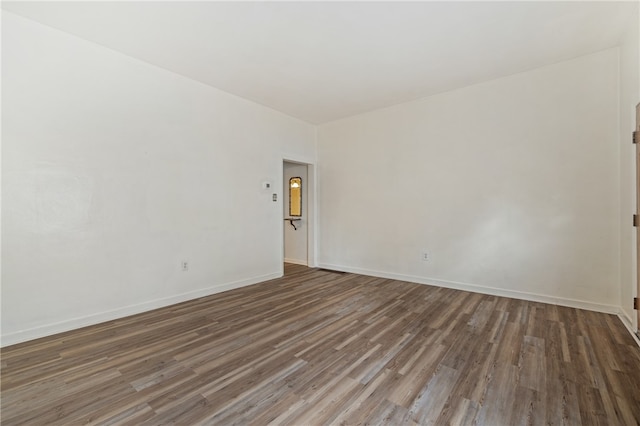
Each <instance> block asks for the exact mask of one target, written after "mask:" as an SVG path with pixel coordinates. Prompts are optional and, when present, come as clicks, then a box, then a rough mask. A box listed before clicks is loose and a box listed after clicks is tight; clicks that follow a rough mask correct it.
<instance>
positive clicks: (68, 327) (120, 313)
mask: <svg viewBox="0 0 640 426" xmlns="http://www.w3.org/2000/svg"><path fill="white" fill-rule="evenodd" d="M280 277H282V274H281V273H278V272H275V273H271V274H266V275H261V276H257V277H253V278H249V279H243V280H239V281H232V282H228V283H225V284H220V285H216V286H212V287H208V288H204V289H199V290H196V291H191V292H188V293H182V294H178V295H173V296H170V297H165V298H161V299H156V300H151V301H147V302H144V303H139V304H135V305H129V306H125V307H122V308H118V309H114V310H111V311H104V312H100V313H97V314H93V315H87V316H83V317H79V318H73V319H69V320H64V321H60V322H57V323H54V324H46V325H39V326H36V327H32V328H27V329H24V330H19V331H16V332H13V333H9V334H6V335H4V334H3V335H2V336H1V337H0V347H2V348H4V347H6V346H10V345H15V344H18V343H23V342H27V341H30V340H35V339H39V338H42V337H48V336H52V335H54V334H58V333H64V332H67V331H72V330H77V329H79V328H83V327H87V326H91V325H96V324H100V323H103V322H107V321H113V320H117V319H121V318H124V317H128V316H131V315H136V314H141V313H144V312H148V311H152V310H154V309H159V308H165V307H167V306H171V305H175V304H177V303H182V302H187V301H189V300H194V299H199V298H201V297H206V296H211V295H213V294H217V293H222V292H225V291H228V290H233V289H236V288H240V287H244V286H248V285H252V284H257V283H261V282H264V281H268V280H272V279H275V278H280Z"/></svg>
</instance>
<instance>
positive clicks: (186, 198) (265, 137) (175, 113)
mask: <svg viewBox="0 0 640 426" xmlns="http://www.w3.org/2000/svg"><path fill="white" fill-rule="evenodd" d="M2 32H3V33H2V36H3V40H2V41H3V45H2V64H3V68H2V86H3V96H2V107H3V113H4V116H3V120H2V124H3V126H2V142H3V146H2V150H3V152H2V154H3V155H2V185H3V188H2V189H3V203H2V208H3V211H2V215H3V236H2V266H3V268H2V344H3V345H7V344H11V343H15V342H18V341H22V340H27V339H30V338H34V337H39V336H43V335H47V334H52V333H54V332H58V331H62V330H67V329H71V328H75V327H78V326H81V325H85V324H91V323H95V322H99V321H101V320H105V319H110V318H116V317H120V316H123V315H126V314H130V313H134V312H140V311H143V310H146V309H150V308H154V307H158V306H163V305H168V304H171V303H175V302H177V301H181V300H186V299H189V298H193V297H197V296H201V295H206V294H210V293H214V292H217V291H221V290H224V289H228V288H232V287H236V286H241V285H245V284H249V283H253V282H257V281H262V280H265V279H268V278H273V277H275V276H278V275H279V274H280V273H281V271H282V264H281V242H282V227H283V223H282V222H283V221H282V216H281V214H282V210H281V203H280V202H277V203H274V202H272V200H271V194H272V192H273V191H275V192H278V193H279V194H280V195H281V188H280V185H275V186H274V189H273V190H263V189H262V188H261V184H262V182H263V181H265V180H270V181H271V182H273V183H274V184H275V183H276V182H280V180H281V176H282V175H281V173H282V158H283V156H284V155H289V156H298V157H303V158H310V159H315V129H314V127H313V126H311V125H308V124H306V123H303V122H301V121H298V120H296V119H293V118H290V117H288V116H285V115H283V114H280V113H277V112H275V111H273V110H270V109H267V108H264V107H261V106H258V105H256V104H253V103H251V102H248V101H245V100H242V99H240V98H237V97H234V96H231V95H228V94H226V93H224V92H220V91H217V90H214V89H212V88H210V87H208V86H205V85H202V84H200V83H197V82H195V81H192V80H189V79H186V78H184V77H182V76H179V75H176V74H172V73H170V72H167V71H164V70H162V69H159V68H157V67H154V66H151V65H148V64H146V63H143V62H140V61H137V60H134V59H132V58H129V57H126V56H124V55H121V54H118V53H116V52H113V51H111V50H108V49H105V48H103V47H101V46H98V45H95V44H92V43H89V42H86V41H84V40H81V39H79V38H76V37H74V36H71V35H68V34H65V33H62V32H59V31H56V30H53V29H51V28H49V27H45V26H42V25H40V24H37V23H35V22H33V21H29V20H26V19H23V18H21V17H18V16H17V15H13V14H11V13H8V12H3V13H2ZM239 164H241V165H242V167H241V168H240V167H238V165H239ZM182 260H188V261H189V271H187V272H182V271H181V269H180V263H181V261H182Z"/></svg>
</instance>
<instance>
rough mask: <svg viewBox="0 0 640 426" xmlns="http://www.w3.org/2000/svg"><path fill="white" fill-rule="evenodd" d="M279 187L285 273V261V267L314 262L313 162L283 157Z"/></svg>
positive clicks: (306, 264) (284, 269)
mask: <svg viewBox="0 0 640 426" xmlns="http://www.w3.org/2000/svg"><path fill="white" fill-rule="evenodd" d="M282 189H283V191H282V194H283V196H282V218H283V220H282V223H283V230H282V231H283V232H282V241H283V244H282V246H283V247H282V253H283V273H284V272H286V270H287V268H284V264H287V265H288V266H289V268H288V269H292V268H290V266H291V265H299V266H308V267H313V266H315V265H314V263H315V262H314V261H313V258H314V250H313V236H314V223H315V222H314V220H315V219H314V218H315V215H314V205H315V204H314V200H315V181H314V166H313V164H309V163H304V162H300V161H295V160H290V159H284V160H283V162H282ZM292 195H293V197H292ZM298 197H299V198H298ZM297 201H299V203H298V202H297ZM294 269H295V268H294Z"/></svg>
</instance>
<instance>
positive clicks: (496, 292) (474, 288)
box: [319, 263, 621, 315]
mask: <svg viewBox="0 0 640 426" xmlns="http://www.w3.org/2000/svg"><path fill="white" fill-rule="evenodd" d="M319 267H320V268H325V269H333V270H335V271H342V272H351V273H354V274H361V275H370V276H374V277H379V278H388V279H392V280H399V281H408V282H414V283H417V284H426V285H435V286H438V287H445V288H453V289H456V290H465V291H471V292H474V293H482V294H490V295H492V296H501V297H510V298H513V299H521V300H528V301H531V302H542V303H550V304H552V305H560V306H567V307H570V308H579V309H586V310H588V311H596V312H603V313H607V314H616V315H617V314H619V313H620V311H621V309H620V307H619V306H615V305H605V304H603V303H593V302H587V301H584V300H575V299H567V298H564V297H555V296H547V295H543V294H536V293H528V292H525V291H516V290H507V289H502V288H495V287H487V286H483V285H478V284H469V283H461V282H455V281H446V280H439V279H435V278H427V277H417V276H414V275H403V274H396V273H392V272H381V271H372V270H369V269H361V268H351V267H347V266H341V265H331V264H326V263H321V264H320V265H319Z"/></svg>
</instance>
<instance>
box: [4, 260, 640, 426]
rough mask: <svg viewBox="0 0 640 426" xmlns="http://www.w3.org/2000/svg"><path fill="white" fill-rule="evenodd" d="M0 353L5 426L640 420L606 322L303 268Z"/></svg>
mask: <svg viewBox="0 0 640 426" xmlns="http://www.w3.org/2000/svg"><path fill="white" fill-rule="evenodd" d="M1 355H2V362H1V365H2V370H1V372H2V376H1V378H2V383H1V394H0V396H1V408H2V414H1V415H2V424H3V425H18V424H28V425H38V424H65V425H68V424H85V423H95V424H128V425H141V424H142V425H160V424H183V425H190V424H220V425H231V424H254V425H266V424H283V425H285V424H290V425H316V424H318V425H320V424H390V425H400V424H420V425H446V424H452V425H471V424H478V425H520V424H523V425H524V424H534V425H537V424H554V425H560V424H565V425H580V424H584V425H595V424H610V425H637V424H640V349H639V348H638V346H636V344H635V343H634V341H633V339H632V338H631V336H630V335H629V333H628V332H627V330H626V329H625V328H624V326H623V325H622V324H621V323H620V321H619V319H618V318H617V317H615V316H613V315H605V314H600V313H595V312H589V311H583V310H579V309H571V308H564V307H559V306H554V305H547V304H542V303H532V302H525V301H521V300H515V299H508V298H502V297H494V296H487V295H481V294H474V293H468V292H464V291H457V290H451V289H445V288H438V287H431V286H425V285H419V284H412V283H406V282H400V281H394V280H386V279H380V278H373V277H366V276H361V275H354V274H341V273H335V272H330V271H323V270H317V269H307V268H305V267H301V266H295V265H287V267H286V274H285V277H284V278H282V279H277V280H272V281H269V282H265V283H261V284H257V285H253V286H249V287H244V288H241V289H237V290H233V291H228V292H225V293H221V294H217V295H213V296H209V297H206V298H201V299H197V300H193V301H189V302H186V303H182V304H179V305H175V306H171V307H167V308H163V309H159V310H155V311H152V312H147V313H144V314H140V315H136V316H132V317H127V318H124V319H120V320H117V321H111V322H107V323H104V324H100V325H96V326H92V327H87V328H83V329H80V330H76V331H72V332H68V333H64V334H60V335H57V336H52V337H48V338H43V339H39V340H35V341H32V342H27V343H23V344H19V345H14V346H11V347H7V348H4V349H2V351H1Z"/></svg>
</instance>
